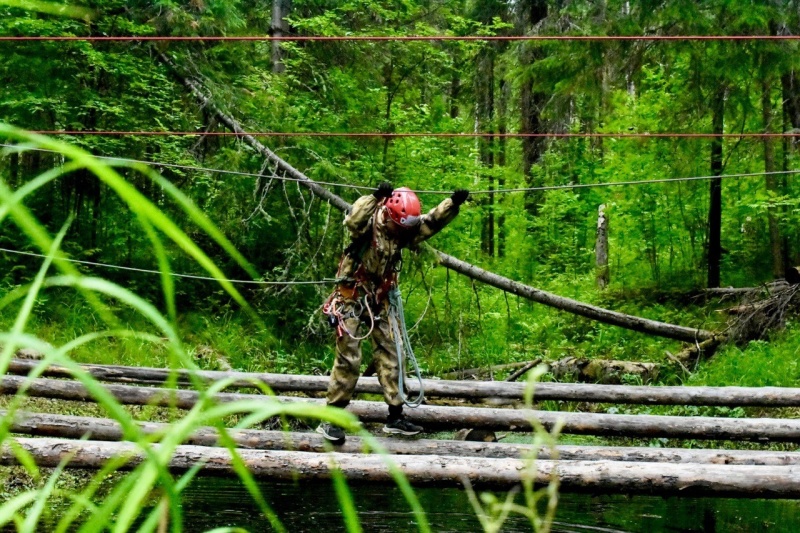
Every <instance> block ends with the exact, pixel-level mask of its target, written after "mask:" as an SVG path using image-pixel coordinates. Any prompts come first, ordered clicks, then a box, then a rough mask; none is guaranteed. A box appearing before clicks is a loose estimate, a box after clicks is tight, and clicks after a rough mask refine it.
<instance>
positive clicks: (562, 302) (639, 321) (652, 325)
mask: <svg viewBox="0 0 800 533" xmlns="http://www.w3.org/2000/svg"><path fill="white" fill-rule="evenodd" d="M159 57H160V58H161V60H162V61H164V63H166V64H167V65H168V66H169V67H170V68H171V70H172V72H173V73H174V74H175V75H176V77H178V79H180V81H181V82H182V83H183V84H184V85H186V87H187V88H188V89H189V90H190V91H191V92H192V94H193V95H194V96H195V98H196V99H197V100H198V101H199V102H200V103H201V104H202V106H203V108H204V109H209V110H211V112H213V113H214V114H215V115H216V117H217V118H218V119H219V120H220V121H221V122H222V123H223V124H225V125H226V126H227V127H228V128H230V129H231V131H233V132H235V133H238V134H239V135H241V138H242V140H243V141H244V142H246V143H247V144H249V145H250V146H251V147H253V148H254V149H255V150H256V151H257V152H259V153H260V154H262V155H263V156H264V157H266V158H267V159H268V160H270V161H271V162H272V163H274V164H275V165H276V167H277V168H279V169H281V171H282V172H284V173H285V174H286V175H287V176H290V177H292V178H294V179H296V180H298V183H300V184H302V185H303V186H305V187H308V188H309V189H310V190H311V191H312V192H313V193H314V194H316V195H317V196H319V197H320V198H322V199H324V200H326V201H327V202H329V203H330V204H331V205H333V206H334V207H336V208H338V209H340V210H341V211H345V212H347V211H349V210H350V207H351V206H350V204H349V203H347V202H346V201H344V200H343V199H342V198H340V197H339V196H338V195H336V194H334V193H333V192H331V191H329V190H328V189H326V188H325V187H322V186H320V185H318V184H317V183H316V182H314V181H313V180H311V179H309V178H308V176H306V175H305V174H303V173H302V172H300V171H299V170H297V169H296V168H294V167H293V166H292V165H290V164H289V163H287V162H286V161H284V160H283V159H282V158H280V157H279V156H278V155H277V154H276V153H275V152H273V151H272V150H270V149H269V148H267V147H266V146H264V145H263V144H261V143H260V142H259V141H258V140H257V139H256V138H255V137H253V136H252V135H249V134H248V133H247V132H246V131H245V130H244V128H242V126H241V124H239V122H238V121H237V120H236V119H234V118H233V117H231V116H230V115H228V114H226V113H224V112H223V111H222V110H221V109H219V107H217V106H216V105H215V104H214V102H213V101H211V99H210V98H208V97H207V96H206V94H205V93H204V92H203V90H202V88H201V87H200V85H199V84H198V83H197V82H195V81H194V80H191V79H189V78H187V77H186V76H184V75H183V74H181V69H179V68H178V67H177V65H175V63H174V62H173V61H172V60H171V59H170V58H169V57H167V56H166V55H164V54H163V53H161V54H159ZM433 251H434V253H435V254H436V255H437V257H438V260H439V264H441V265H442V266H444V267H446V268H449V269H450V270H453V271H454V272H458V273H460V274H463V275H465V276H467V277H468V278H471V279H474V280H477V281H480V282H483V283H486V284H488V285H491V286H492V287H496V288H498V289H500V290H503V291H506V292H510V293H511V294H516V295H517V296H521V297H523V298H527V299H529V300H533V301H534V302H538V303H540V304H543V305H547V306H550V307H554V308H556V309H559V310H561V311H566V312H568V313H572V314H576V315H579V316H583V317H586V318H589V319H592V320H597V321H598V322H603V323H605V324H611V325H615V326H619V327H622V328H626V329H631V330H633V331H639V332H641V333H647V334H650V335H657V336H661V337H666V338H669V339H676V340H680V341H684V342H695V341H698V340H705V339H707V338H711V337H712V336H713V333H712V332H710V331H705V330H701V329H696V328H687V327H684V326H676V325H673V324H667V323H664V322H658V321H656V320H650V319H646V318H641V317H636V316H632V315H626V314H624V313H619V312H616V311H610V310H608V309H603V308H601V307H597V306H594V305H589V304H587V303H584V302H579V301H577V300H572V299H570V298H564V297H561V296H557V295H555V294H552V293H549V292H546V291H543V290H541V289H536V288H534V287H530V286H528V285H523V284H522V283H518V282H516V281H512V280H510V279H508V278H505V277H502V276H498V275H497V274H493V273H491V272H487V271H485V270H483V269H481V268H478V267H476V266H474V265H471V264H469V263H466V262H464V261H461V260H460V259H456V258H455V257H453V256H450V255H447V254H445V253H443V252H440V251H438V250H435V249H433Z"/></svg>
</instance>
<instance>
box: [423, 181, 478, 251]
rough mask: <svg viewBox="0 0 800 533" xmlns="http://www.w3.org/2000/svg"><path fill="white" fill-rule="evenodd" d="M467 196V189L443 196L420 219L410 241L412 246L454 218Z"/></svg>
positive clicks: (431, 235)
mask: <svg viewBox="0 0 800 533" xmlns="http://www.w3.org/2000/svg"><path fill="white" fill-rule="evenodd" d="M468 198H469V191H468V190H466V189H458V190H456V191H455V192H453V194H452V195H450V197H449V198H445V199H444V200H442V201H441V202H440V203H439V205H437V206H436V207H434V208H433V209H431V210H430V211H428V212H427V213H426V214H424V215H423V216H422V218H421V220H420V224H419V230H418V233H417V235H416V237H414V239H413V240H412V242H411V244H412V246H415V245H417V244H419V243H421V242H422V241H425V240H427V239H430V238H431V237H433V236H434V235H436V234H437V233H439V232H440V231H441V230H442V228H444V227H445V226H446V225H448V224H449V223H450V222H451V221H452V220H453V219H454V218H456V215H458V212H459V209H460V207H461V204H463V203H464V202H466V201H467V199H468Z"/></svg>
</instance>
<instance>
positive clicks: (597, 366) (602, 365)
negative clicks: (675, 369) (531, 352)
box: [550, 357, 659, 384]
mask: <svg viewBox="0 0 800 533" xmlns="http://www.w3.org/2000/svg"><path fill="white" fill-rule="evenodd" d="M550 372H551V373H552V374H553V376H555V378H556V379H570V380H573V381H585V382H589V383H607V384H612V383H613V384H618V383H622V382H623V381H624V380H625V379H631V378H632V379H637V380H639V381H640V382H641V383H650V382H652V381H655V379H656V378H657V377H658V372H659V365H657V364H655V363H636V362H633V361H613V360H606V359H587V358H583V357H581V358H579V357H565V358H563V359H559V360H558V361H555V362H553V363H550Z"/></svg>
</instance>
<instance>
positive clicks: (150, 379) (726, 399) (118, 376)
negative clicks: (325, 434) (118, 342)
mask: <svg viewBox="0 0 800 533" xmlns="http://www.w3.org/2000/svg"><path fill="white" fill-rule="evenodd" d="M35 366H36V363H35V362H31V361H22V360H12V362H11V363H10V365H9V369H8V373H9V374H18V375H22V376H25V375H27V374H28V372H30V370H31V369H33V368H35ZM82 368H83V369H84V370H86V371H87V372H88V373H90V374H91V375H93V376H94V377H95V378H96V379H98V380H101V381H113V382H122V383H137V384H158V385H163V384H164V383H166V382H167V378H168V376H169V375H170V372H171V371H169V370H165V369H161V368H147V367H129V366H110V365H82ZM523 368H524V367H523ZM172 372H175V373H177V376H178V378H179V379H178V383H179V384H185V383H189V379H188V372H186V371H185V370H176V371H172ZM43 375H45V376H49V377H72V373H71V372H70V371H69V370H68V369H66V368H65V367H60V366H56V365H53V366H50V367H48V369H47V370H45V371H44V373H43ZM196 375H197V376H198V377H199V378H201V380H202V381H204V382H207V383H213V382H215V381H219V380H222V379H229V378H234V379H235V381H234V383H233V385H232V386H235V387H254V388H255V387H256V383H264V384H267V385H268V386H269V387H270V388H271V389H272V390H273V391H280V392H290V391H302V392H315V391H324V390H326V387H327V383H328V378H327V377H326V376H305V375H293V374H268V373H249V372H222V371H215V370H200V371H198V372H196ZM57 383H58V382H57ZM422 383H423V386H424V388H425V395H426V396H429V397H447V398H469V399H479V398H505V399H512V400H522V398H524V394H525V387H526V386H527V384H526V383H512V382H503V381H444V380H437V379H425V380H423V381H422ZM12 386H14V387H16V386H18V385H12ZM408 386H409V388H410V390H411V391H412V392H414V393H416V392H417V391H418V385H417V382H416V381H413V382H411V383H408ZM150 390H157V389H150ZM380 390H381V389H380V384H379V383H378V380H377V378H369V377H361V378H360V379H359V380H358V384H357V385H356V392H363V393H370V394H375V393H380ZM544 400H556V401H566V402H597V403H621V404H641V405H720V406H726V407H800V388H790V387H688V386H643V385H605V384H590V383H537V384H536V385H535V387H534V401H535V402H538V401H544Z"/></svg>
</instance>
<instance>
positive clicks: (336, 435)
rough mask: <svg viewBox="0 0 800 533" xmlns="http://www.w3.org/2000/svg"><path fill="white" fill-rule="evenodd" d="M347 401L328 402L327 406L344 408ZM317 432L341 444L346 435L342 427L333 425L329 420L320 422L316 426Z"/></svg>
mask: <svg viewBox="0 0 800 533" xmlns="http://www.w3.org/2000/svg"><path fill="white" fill-rule="evenodd" d="M349 403H350V402H348V401H345V402H338V403H330V404H328V407H338V408H339V409H344V408H345V407H347V405H348V404H349ZM317 433H319V434H320V435H322V436H323V437H325V438H326V439H327V440H329V441H331V442H332V443H334V444H343V443H344V439H345V436H346V435H345V432H344V430H343V429H342V428H340V427H339V426H336V425H333V424H331V423H330V422H322V423H321V424H320V425H319V426H317Z"/></svg>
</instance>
